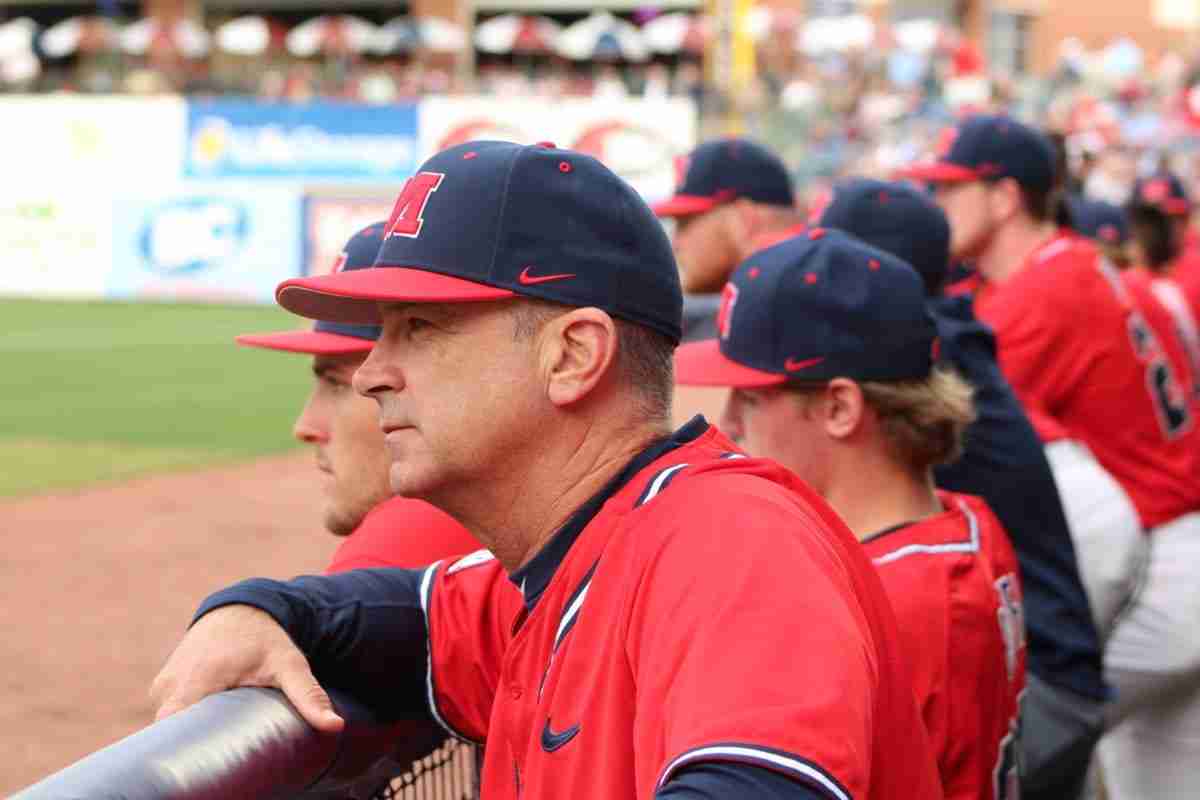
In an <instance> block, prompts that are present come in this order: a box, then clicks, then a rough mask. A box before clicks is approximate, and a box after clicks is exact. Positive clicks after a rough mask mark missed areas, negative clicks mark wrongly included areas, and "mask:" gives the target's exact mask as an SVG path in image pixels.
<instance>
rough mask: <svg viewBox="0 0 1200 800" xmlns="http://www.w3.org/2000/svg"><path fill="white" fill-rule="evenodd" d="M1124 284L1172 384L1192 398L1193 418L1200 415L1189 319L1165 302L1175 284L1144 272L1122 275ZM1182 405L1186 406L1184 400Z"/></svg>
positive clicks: (1195, 362) (1170, 295)
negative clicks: (1162, 358)
mask: <svg viewBox="0 0 1200 800" xmlns="http://www.w3.org/2000/svg"><path fill="white" fill-rule="evenodd" d="M1121 282H1122V283H1123V284H1124V285H1125V289H1126V290H1128V292H1129V301H1130V302H1132V304H1133V306H1134V308H1136V309H1137V310H1138V311H1139V312H1141V314H1142V317H1143V319H1145V321H1146V324H1147V325H1148V326H1149V327H1150V330H1151V331H1153V333H1154V337H1155V339H1156V340H1157V341H1158V343H1159V344H1160V345H1161V346H1162V349H1163V355H1164V356H1165V357H1166V359H1167V367H1168V369H1170V371H1171V378H1172V381H1171V382H1172V384H1173V385H1175V386H1177V387H1178V388H1179V390H1180V391H1181V392H1183V394H1184V396H1185V397H1188V398H1191V400H1192V415H1193V417H1194V416H1195V415H1196V413H1198V412H1200V408H1198V407H1197V400H1198V398H1197V395H1196V381H1197V379H1198V378H1200V375H1198V374H1197V372H1196V365H1197V363H1200V362H1197V361H1195V360H1194V357H1195V354H1194V351H1193V350H1189V348H1188V342H1187V339H1186V336H1187V333H1186V328H1185V327H1183V326H1185V325H1186V324H1187V321H1188V319H1187V318H1186V317H1185V318H1181V317H1179V316H1178V314H1177V313H1172V311H1171V310H1170V309H1169V308H1168V307H1167V305H1166V304H1165V303H1164V302H1163V298H1164V297H1165V298H1171V297H1173V295H1172V293H1171V289H1170V287H1171V286H1172V285H1173V284H1172V283H1171V282H1170V281H1166V280H1161V279H1159V280H1155V278H1154V276H1153V275H1151V274H1150V273H1149V272H1148V271H1146V270H1144V269H1141V268H1133V269H1127V270H1125V271H1123V272H1122V273H1121ZM1177 311H1178V309H1177ZM1185 311H1186V309H1185ZM1180 402H1183V399H1182V398H1181V399H1180Z"/></svg>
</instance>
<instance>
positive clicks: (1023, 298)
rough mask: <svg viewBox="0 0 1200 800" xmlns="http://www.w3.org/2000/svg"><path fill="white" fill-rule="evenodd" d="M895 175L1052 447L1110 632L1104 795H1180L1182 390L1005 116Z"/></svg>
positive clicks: (1188, 445)
mask: <svg viewBox="0 0 1200 800" xmlns="http://www.w3.org/2000/svg"><path fill="white" fill-rule="evenodd" d="M907 172H908V174H909V175H910V176H911V177H914V178H918V179H923V180H927V181H931V182H934V183H935V184H936V198H937V202H938V204H939V205H940V206H941V207H942V209H943V210H944V211H945V212H946V215H947V217H948V218H949V220H950V227H951V250H952V255H953V256H954V257H957V258H963V259H969V260H973V261H974V263H975V266H976V268H977V276H976V280H975V281H974V287H973V298H974V303H975V312H976V314H977V315H978V316H979V318H980V319H981V320H982V321H983V322H985V323H987V324H989V325H990V326H991V327H992V328H993V330H994V331H995V333H996V341H997V350H998V356H999V361H1000V366H1001V368H1002V369H1003V370H1004V373H1005V375H1006V377H1007V378H1008V379H1009V381H1010V382H1011V384H1012V386H1013V389H1014V390H1015V391H1016V393H1017V396H1018V397H1019V398H1020V399H1021V401H1022V403H1023V404H1024V406H1025V409H1026V411H1027V412H1028V413H1029V415H1030V418H1031V420H1032V421H1033V423H1034V426H1035V427H1036V428H1037V429H1038V432H1039V434H1041V435H1042V437H1043V440H1044V441H1046V442H1048V445H1047V457H1048V458H1049V460H1050V464H1051V468H1052V469H1053V470H1054V474H1055V479H1056V481H1057V483H1058V486H1059V491H1060V495H1061V497H1062V500H1063V504H1064V507H1065V510H1066V512H1067V520H1068V523H1070V527H1071V532H1072V536H1073V537H1074V540H1075V550H1076V553H1077V555H1078V558H1079V565H1080V572H1081V575H1082V577H1083V578H1084V582H1085V586H1086V587H1087V589H1088V593H1089V597H1090V600H1091V601H1092V610H1093V612H1094V613H1095V614H1097V616H1098V617H1099V618H1100V624H1098V626H1097V627H1098V628H1099V629H1100V632H1101V635H1102V636H1103V635H1105V634H1106V633H1108V640H1107V642H1106V645H1105V674H1106V679H1107V680H1108V682H1109V683H1110V684H1111V685H1113V686H1114V687H1115V688H1116V690H1117V696H1116V699H1115V701H1114V706H1113V709H1112V712H1111V719H1113V720H1121V719H1124V718H1126V717H1129V716H1131V715H1132V717H1133V718H1131V719H1129V720H1128V721H1127V722H1125V723H1124V724H1122V725H1121V727H1120V729H1118V730H1117V732H1116V734H1117V735H1116V736H1113V735H1111V734H1110V735H1108V736H1106V737H1105V740H1104V741H1102V743H1101V745H1100V754H1101V760H1102V761H1103V763H1104V767H1105V769H1104V772H1105V776H1106V779H1107V780H1108V783H1109V788H1110V794H1111V796H1114V797H1116V798H1125V797H1138V798H1159V797H1178V796H1180V795H1179V794H1178V792H1180V791H1184V792H1192V791H1193V789H1192V788H1191V787H1193V786H1195V785H1196V783H1197V782H1200V628H1197V626H1196V625H1195V624H1194V620H1195V619H1197V618H1200V585H1198V584H1197V583H1196V581H1195V579H1194V575H1192V574H1191V572H1190V571H1181V570H1180V568H1179V565H1180V564H1183V563H1194V562H1195V561H1196V559H1197V558H1200V481H1198V480H1197V479H1196V476H1197V475H1198V474H1200V427H1197V425H1196V424H1195V421H1194V419H1193V417H1194V413H1193V409H1192V406H1191V402H1190V401H1191V398H1189V397H1188V396H1187V392H1186V391H1185V390H1184V388H1182V387H1181V386H1180V385H1179V383H1178V382H1177V380H1176V378H1175V376H1174V374H1173V372H1172V370H1171V368H1170V362H1169V359H1168V357H1167V355H1166V350H1165V349H1164V348H1163V346H1162V343H1161V342H1160V341H1159V340H1158V337H1157V336H1156V335H1155V334H1154V331H1153V328H1151V326H1150V325H1149V324H1147V321H1146V319H1145V317H1144V315H1143V314H1142V313H1141V312H1140V310H1139V309H1138V308H1137V307H1136V305H1135V304H1134V303H1133V302H1132V301H1131V300H1130V298H1129V296H1128V294H1129V293H1128V292H1127V291H1126V289H1125V287H1124V285H1123V284H1122V282H1121V279H1120V275H1119V273H1118V272H1117V270H1116V269H1115V268H1114V267H1113V265H1112V264H1110V263H1108V261H1107V260H1105V259H1104V258H1103V257H1102V256H1101V255H1100V254H1099V252H1098V251H1097V250H1096V248H1095V247H1094V246H1093V245H1092V244H1091V243H1090V242H1088V241H1086V240H1085V239H1083V238H1082V237H1079V236H1077V235H1076V234H1074V233H1073V232H1071V231H1067V230H1061V229H1058V228H1057V227H1056V225H1055V223H1054V221H1053V211H1054V209H1053V208H1052V207H1051V206H1052V196H1053V189H1054V185H1055V182H1054V164H1053V155H1052V153H1051V149H1050V146H1049V144H1048V143H1047V142H1046V141H1045V139H1044V137H1042V136H1041V134H1039V133H1038V132H1036V131H1034V130H1032V129H1030V128H1028V127H1026V126H1024V125H1022V124H1021V123H1019V122H1017V121H1016V120H1013V119H1009V118H1006V117H995V116H980V117H974V118H971V119H968V120H967V121H966V122H964V123H963V124H962V126H961V127H960V128H959V130H958V132H957V135H956V136H955V137H954V138H952V140H951V143H950V146H949V147H948V148H947V149H946V150H945V152H944V155H943V156H942V158H941V160H940V161H939V162H937V163H935V164H929V165H922V166H917V167H915V168H913V169H911V170H908V171H907ZM1093 453H1094V458H1095V461H1096V462H1099V464H1100V465H1102V466H1103V467H1104V470H1103V471H1098V470H1096V469H1095V463H1094V462H1093V461H1092V460H1091V459H1092V456H1091V455H1090V454H1093ZM1110 477H1111V478H1115V479H1116V481H1117V482H1118V483H1119V487H1118V486H1114V485H1113V484H1112V483H1111V481H1110ZM1122 494H1124V497H1127V498H1128V501H1129V502H1131V503H1132V506H1133V510H1134V512H1135V516H1133V517H1132V518H1130V516H1129V514H1128V512H1126V511H1122V507H1123V506H1124V497H1122ZM1139 528H1141V529H1144V530H1145V531H1147V532H1148V533H1149V536H1148V537H1143V536H1141V534H1140V533H1139V530H1138V529H1139ZM1147 548H1148V549H1149V557H1148V560H1145V563H1146V567H1145V570H1144V580H1143V583H1144V585H1142V586H1141V588H1140V589H1139V591H1138V592H1137V594H1136V595H1135V594H1134V589H1135V587H1137V586H1138V584H1139V574H1140V573H1141V572H1142V570H1141V568H1140V567H1141V564H1142V563H1143V560H1144V556H1143V554H1144V552H1145V550H1146V549H1147ZM1093 589H1096V591H1093ZM1126 606H1127V607H1126ZM1118 614H1119V615H1120V616H1119V619H1118ZM1185 620H1186V622H1185ZM1114 622H1115V624H1114ZM1172 692H1174V694H1173V693H1172ZM1181 787H1186V788H1181Z"/></svg>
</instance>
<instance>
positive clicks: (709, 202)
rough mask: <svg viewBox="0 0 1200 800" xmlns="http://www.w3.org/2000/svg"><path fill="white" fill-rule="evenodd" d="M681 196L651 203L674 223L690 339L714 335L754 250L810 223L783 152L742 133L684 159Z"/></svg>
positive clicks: (710, 143) (673, 239) (705, 145)
mask: <svg viewBox="0 0 1200 800" xmlns="http://www.w3.org/2000/svg"><path fill="white" fill-rule="evenodd" d="M678 172H679V185H678V187H677V189H676V190H675V194H674V195H673V196H672V197H670V198H668V199H667V200H664V201H662V202H660V203H656V204H655V205H654V206H653V209H654V213H655V214H657V215H658V216H659V217H661V218H664V219H670V220H672V221H673V223H674V230H673V233H672V236H671V246H672V248H673V249H674V251H675V259H676V261H678V262H679V267H680V270H681V274H682V280H683V289H684V291H685V292H687V293H688V294H687V295H686V296H685V298H684V307H683V323H684V329H683V338H684V341H691V340H694V339H707V338H710V337H712V336H714V335H715V330H714V329H713V319H714V318H715V315H716V311H717V306H718V304H719V302H720V292H721V287H722V286H724V285H725V282H726V281H727V280H728V279H729V275H730V273H732V272H733V268H734V267H736V266H737V264H738V262H740V261H741V260H742V259H744V258H745V257H746V256H748V255H750V253H752V252H754V251H755V250H758V249H760V248H762V247H765V246H767V245H769V244H773V243H774V242H775V241H779V240H781V239H786V238H788V237H789V236H793V235H795V234H796V233H798V232H799V231H801V230H802V229H803V228H804V220H803V218H802V217H801V216H800V214H799V212H798V211H797V210H796V207H795V194H794V189H793V187H792V177H791V175H790V174H789V173H788V170H787V167H786V166H784V164H783V161H781V160H780V159H779V157H778V156H777V155H775V154H774V153H772V152H771V151H770V150H768V149H766V148H765V147H763V146H762V145H760V144H758V143H756V142H753V141H751V140H749V139H743V138H722V139H713V140H711V141H707V142H705V143H703V144H701V145H700V146H698V147H697V148H696V149H694V150H693V151H692V152H691V153H690V154H688V155H687V156H685V157H684V158H682V159H681V160H680V161H679V163H678Z"/></svg>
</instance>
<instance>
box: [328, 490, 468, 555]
mask: <svg viewBox="0 0 1200 800" xmlns="http://www.w3.org/2000/svg"><path fill="white" fill-rule="evenodd" d="M478 549H479V540H478V539H476V538H475V537H474V536H472V535H471V534H470V533H468V532H467V529H466V528H464V527H463V526H462V525H460V524H459V523H458V521H457V520H455V519H454V518H453V517H451V516H450V515H449V514H447V513H446V512H444V511H441V510H440V509H437V508H434V507H433V506H431V505H429V504H428V503H426V502H424V501H421V500H410V499H408V498H405V497H393V498H391V499H389V500H385V501H384V502H382V503H380V504H379V505H377V506H375V508H373V509H371V511H370V512H369V513H368V514H367V516H366V517H364V518H363V521H362V523H361V524H359V526H358V527H357V528H355V529H354V531H353V532H351V534H350V535H349V536H347V537H346V538H345V539H344V540H343V541H342V543H341V544H340V545H338V549H337V550H336V551H335V552H334V554H333V560H332V561H331V562H330V564H329V567H328V568H327V569H326V570H325V572H326V574H333V573H335V572H345V571H347V570H351V569H363V568H366V567H409V568H413V567H424V566H426V565H428V564H432V563H433V562H434V561H437V560H438V559H442V558H450V557H452V556H458V555H463V554H464V553H470V552H471V551H473V550H478Z"/></svg>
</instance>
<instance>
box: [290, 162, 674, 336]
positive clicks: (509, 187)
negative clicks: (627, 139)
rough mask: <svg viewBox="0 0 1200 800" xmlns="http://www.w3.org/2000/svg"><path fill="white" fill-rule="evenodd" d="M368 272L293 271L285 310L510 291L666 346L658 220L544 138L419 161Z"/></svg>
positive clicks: (665, 277)
mask: <svg viewBox="0 0 1200 800" xmlns="http://www.w3.org/2000/svg"><path fill="white" fill-rule="evenodd" d="M385 231H386V232H385V236H384V240H383V245H382V247H381V248H380V250H379V255H378V257H377V258H376V259H375V263H374V264H373V265H372V266H371V267H370V268H368V269H360V270H354V271H350V270H343V271H341V272H338V273H336V274H333V275H324V276H320V277H310V278H294V279H291V280H287V281H284V282H283V283H281V284H280V285H279V287H278V288H277V289H276V291H275V298H276V300H278V302H279V304H280V305H281V306H283V307H284V308H286V309H287V310H288V311H291V312H293V313H295V314H299V315H300V316H303V317H309V318H310V319H319V320H325V321H330V322H337V323H343V324H352V325H375V324H379V309H378V303H379V302H410V303H457V302H470V301H482V300H501V299H506V298H513V297H517V296H524V297H533V298H538V299H541V300H549V301H552V302H556V303H563V304H565V305H570V306H594V307H596V308H600V309H603V310H604V311H607V312H608V313H609V314H611V315H613V316H614V317H618V318H620V319H624V320H627V321H629V322H633V323H637V324H639V325H644V326H646V327H649V328H652V329H654V330H657V331H659V332H661V333H662V334H664V335H665V336H667V337H668V338H670V339H671V340H672V341H675V342H678V341H679V338H680V329H681V326H682V317H683V292H682V290H681V289H680V286H679V270H678V268H677V267H676V265H675V257H674V256H673V255H672V253H671V243H670V242H669V241H668V240H667V236H666V233H665V232H664V231H663V228H662V225H661V224H660V223H659V221H658V220H657V219H656V218H655V216H654V214H653V212H651V211H650V209H649V207H647V205H646V203H645V202H644V201H643V200H642V199H641V197H639V196H638V194H637V192H635V191H634V190H633V189H632V188H631V187H630V186H629V185H628V184H627V183H625V182H624V181H622V180H621V179H620V178H618V177H617V176H616V175H615V174H613V172H612V171H610V170H609V169H608V168H607V167H605V166H604V165H603V164H601V163H600V162H599V161H597V160H596V159H595V158H592V157H591V156H587V155H583V154H582V153H577V152H573V151H570V150H560V149H558V148H556V147H554V145H552V144H550V143H543V144H537V145H518V144H513V143H512V142H484V141H477V142H467V143H466V144H461V145H458V146H456V147H452V148H450V149H448V150H443V151H442V152H440V153H438V154H437V155H435V156H433V157H432V158H430V159H429V160H428V161H426V162H425V163H424V164H422V165H421V168H420V169H419V170H418V172H417V173H416V174H415V175H413V176H412V177H411V178H409V180H408V182H407V183H406V184H405V186H404V189H403V190H402V191H401V192H400V196H399V197H398V198H397V200H396V204H395V207H394V208H393V209H392V214H391V218H390V219H389V220H388V223H387V226H386V229H385Z"/></svg>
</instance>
